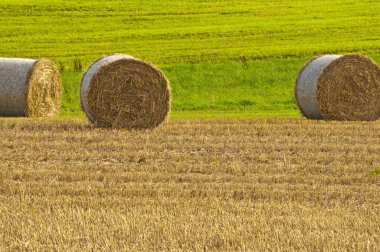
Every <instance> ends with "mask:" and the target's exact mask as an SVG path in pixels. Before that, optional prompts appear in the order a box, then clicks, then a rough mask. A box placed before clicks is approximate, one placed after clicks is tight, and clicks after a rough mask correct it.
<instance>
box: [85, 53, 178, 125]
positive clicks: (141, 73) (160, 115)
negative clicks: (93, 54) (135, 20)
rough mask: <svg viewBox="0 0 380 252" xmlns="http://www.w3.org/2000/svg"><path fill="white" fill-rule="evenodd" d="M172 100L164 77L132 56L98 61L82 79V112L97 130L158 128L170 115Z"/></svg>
mask: <svg viewBox="0 0 380 252" xmlns="http://www.w3.org/2000/svg"><path fill="white" fill-rule="evenodd" d="M170 97H171V94H170V86H169V82H168V80H167V79H166V77H165V76H164V74H163V73H162V72H161V71H160V70H159V69H158V68H156V67H155V66H154V65H152V64H150V63H146V62H143V61H141V60H138V59H135V58H133V57H131V56H129V55H120V54H118V55H110V56H106V57H104V58H102V59H100V60H98V61H96V62H95V63H94V64H93V65H92V66H91V67H90V68H89V70H88V71H87V72H86V74H85V76H84V77H83V79H82V86H81V99H82V102H81V103H82V108H83V110H84V112H85V113H86V115H87V117H88V118H89V119H90V121H92V122H93V123H94V124H95V126H98V127H112V128H127V129H147V128H154V127H157V126H158V125H159V124H160V123H162V122H163V121H164V120H165V119H166V117H167V115H168V113H169V110H170Z"/></svg>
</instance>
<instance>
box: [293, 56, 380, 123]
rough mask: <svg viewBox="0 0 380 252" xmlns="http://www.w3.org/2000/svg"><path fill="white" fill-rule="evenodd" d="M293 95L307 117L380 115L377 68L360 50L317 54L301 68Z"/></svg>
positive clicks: (370, 118)
mask: <svg viewBox="0 0 380 252" xmlns="http://www.w3.org/2000/svg"><path fill="white" fill-rule="evenodd" d="M295 96H296V100H297V103H298V107H299V108H300V110H301V112H302V114H303V115H304V116H305V117H307V118H309V119H324V120H347V121H374V120H377V119H379V117H380V68H379V67H378V66H377V65H376V64H375V63H374V62H373V61H372V60H370V59H369V58H366V57H364V56H362V55H360V54H351V55H345V56H342V55H324V56H320V57H317V58H314V59H312V60H311V61H309V62H308V63H307V64H306V65H305V66H304V67H303V68H302V70H301V71H300V73H299V75H298V78H297V80H296V87H295Z"/></svg>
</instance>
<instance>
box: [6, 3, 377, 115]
mask: <svg viewBox="0 0 380 252" xmlns="http://www.w3.org/2000/svg"><path fill="white" fill-rule="evenodd" d="M379 9H380V2H378V1H371V0H366V1H356V0H340V1H320V0H316V1H309V0H307V1H306V0H301V1H291V0H277V1H270V2H269V1H232V2H231V1H223V0H217V1H211V0H206V1H192V2H189V1H167V0H163V1H137V0H130V1H121V0H116V1H104V0H103V1H82V2H79V1H60V0H46V1H42V0H16V1H15V0H2V1H1V3H0V30H1V33H0V45H1V46H0V57H32V58H38V57H47V58H50V59H52V60H53V61H54V62H55V63H56V64H57V65H58V66H59V67H60V68H61V69H62V70H63V80H64V85H65V95H64V100H63V114H64V115H74V114H76V113H78V111H79V110H80V106H79V96H78V94H79V92H78V90H79V84H80V78H81V74H82V73H81V72H74V71H73V61H74V60H80V61H81V62H82V64H83V67H84V68H86V67H88V66H89V65H90V64H91V62H92V61H94V60H95V59H97V58H99V57H100V56H102V55H105V54H109V53H115V52H118V53H127V54H131V55H134V56H136V57H138V58H141V59H144V60H148V61H151V62H153V63H154V64H156V65H158V66H159V67H160V68H162V69H163V70H164V72H165V74H166V75H167V77H168V78H169V79H170V81H171V85H172V92H173V107H172V111H173V115H174V116H181V115H186V116H194V115H196V114H199V113H204V114H207V115H215V114H216V115H219V114H220V113H223V112H225V114H236V113H242V114H245V115H253V116H256V115H265V114H268V115H282V114H283V115H297V114H298V110H297V106H296V104H295V101H294V97H293V86H294V80H295V77H296V76H297V73H298V71H299V69H300V68H301V67H302V66H303V64H304V63H305V61H307V60H308V59H310V58H311V57H313V56H315V55H319V54H324V53H350V52H359V53H363V54H366V55H368V56H370V57H372V58H373V59H374V60H375V61H377V62H380V43H379V42H380V28H379V27H380V14H379V11H378V10H379ZM205 111H206V112H205Z"/></svg>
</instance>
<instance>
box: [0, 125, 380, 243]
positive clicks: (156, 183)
mask: <svg viewBox="0 0 380 252" xmlns="http://www.w3.org/2000/svg"><path fill="white" fill-rule="evenodd" d="M0 132H1V138H0V151H1V155H0V181H1V183H0V229H1V230H2V232H0V250H10V249H14V250H23V249H27V250H61V251H65V250H78V251H79V250H119V251H123V250H124V251H152V250H160V251H168V250H185V251H186V250H187V251H188V250H191V251H194V250H196V251H200V250H212V251H239V250H240V251H248V250H256V251H263V250H276V251H292V250H293V251H294V250H298V251H299V250H304V251H305V250H308V251H313V250H319V251H321V250H325V251H334V250H335V251H348V250H356V251H375V250H377V249H378V245H379V244H380V215H379V209H380V175H378V174H379V173H380V171H379V168H380V155H379V153H380V122H379V121H377V122H366V123H363V122H323V121H320V122H318V121H307V120H302V119H268V120H251V119H191V120H188V119H172V120H171V121H170V122H169V123H164V124H163V125H161V126H160V127H159V128H157V129H155V130H153V131H137V132H128V131H125V130H105V129H93V128H91V127H90V125H89V124H88V123H87V122H86V121H85V120H82V119H49V120H47V121H42V120H39V119H1V120H0Z"/></svg>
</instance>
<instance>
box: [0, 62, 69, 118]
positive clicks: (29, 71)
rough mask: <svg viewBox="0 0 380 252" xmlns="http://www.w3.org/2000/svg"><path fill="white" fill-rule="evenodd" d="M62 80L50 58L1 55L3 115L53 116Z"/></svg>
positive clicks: (0, 107) (57, 109)
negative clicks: (19, 57) (2, 56)
mask: <svg viewBox="0 0 380 252" xmlns="http://www.w3.org/2000/svg"><path fill="white" fill-rule="evenodd" d="M61 96H62V80H61V75H60V74H59V71H58V70H57V68H56V67H55V65H54V63H53V62H52V61H50V60H48V59H44V58H42V59H39V60H33V59H18V58H0V116H28V117H39V116H54V115H57V114H59V112H60V109H61Z"/></svg>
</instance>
